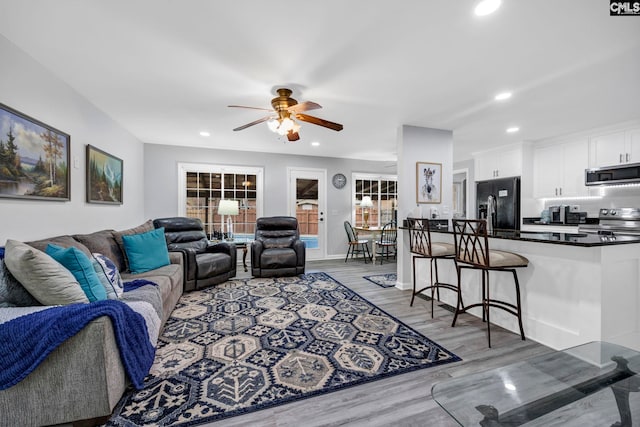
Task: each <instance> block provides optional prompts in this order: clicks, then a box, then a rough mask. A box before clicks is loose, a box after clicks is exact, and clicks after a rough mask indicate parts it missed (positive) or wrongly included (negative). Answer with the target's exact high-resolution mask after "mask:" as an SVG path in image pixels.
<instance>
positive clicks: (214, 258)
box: [153, 217, 237, 291]
mask: <svg viewBox="0 0 640 427" xmlns="http://www.w3.org/2000/svg"><path fill="white" fill-rule="evenodd" d="M153 226H154V227H155V228H161V227H164V236H165V239H166V241H167V248H168V249H169V251H176V252H181V253H182V254H183V260H184V290H185V291H193V290H195V289H202V288H205V287H207V286H211V285H217V284H218V283H222V282H225V281H227V280H229V279H230V278H232V277H235V275H236V256H237V251H236V245H234V244H233V243H228V242H222V243H215V244H214V243H210V242H209V239H207V235H206V233H205V232H204V227H203V226H202V221H200V220H199V219H197V218H186V217H173V218H158V219H154V220H153Z"/></svg>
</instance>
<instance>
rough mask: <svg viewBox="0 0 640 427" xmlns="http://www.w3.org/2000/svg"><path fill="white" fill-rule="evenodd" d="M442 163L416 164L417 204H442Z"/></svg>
mask: <svg viewBox="0 0 640 427" xmlns="http://www.w3.org/2000/svg"><path fill="white" fill-rule="evenodd" d="M441 187H442V163H427V162H416V203H440V201H441V200H442V194H441V193H440V190H441Z"/></svg>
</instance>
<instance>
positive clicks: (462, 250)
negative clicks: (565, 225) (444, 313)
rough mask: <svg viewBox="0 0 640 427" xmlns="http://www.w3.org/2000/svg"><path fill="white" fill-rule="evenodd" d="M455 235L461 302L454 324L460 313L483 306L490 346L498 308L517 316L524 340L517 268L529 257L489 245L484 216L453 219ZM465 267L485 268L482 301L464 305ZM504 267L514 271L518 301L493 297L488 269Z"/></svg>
mask: <svg viewBox="0 0 640 427" xmlns="http://www.w3.org/2000/svg"><path fill="white" fill-rule="evenodd" d="M453 235H454V240H455V250H456V266H457V270H458V271H457V272H458V304H457V306H456V311H455V314H454V315H453V322H452V323H451V326H455V325H456V320H457V319H458V315H459V314H463V313H465V312H466V311H468V310H469V309H471V308H473V307H482V321H483V322H484V321H486V322H487V342H488V344H489V348H491V326H490V324H491V322H490V316H489V312H490V310H489V309H490V308H491V307H494V308H499V309H501V310H504V311H506V312H508V313H511V314H512V315H514V316H516V317H517V319H518V325H519V327H520V336H521V337H522V340H523V341H524V340H525V336H524V328H523V326H522V306H521V302H520V283H519V282H518V274H517V273H516V268H521V267H526V266H528V265H529V260H528V259H527V258H525V257H523V256H522V255H519V254H517V253H514V252H507V251H499V250H493V249H489V238H488V235H487V221H486V220H484V219H482V220H455V219H454V220H453ZM462 269H473V270H481V271H482V301H481V302H479V303H474V304H471V305H468V306H466V307H464V306H463V305H462V289H461V276H462ZM490 271H503V272H509V273H512V274H513V280H514V286H515V291H516V301H515V304H514V303H511V302H507V301H502V300H498V299H494V298H491V294H490V287H489V272H490Z"/></svg>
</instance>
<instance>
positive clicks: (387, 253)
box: [376, 221, 398, 265]
mask: <svg viewBox="0 0 640 427" xmlns="http://www.w3.org/2000/svg"><path fill="white" fill-rule="evenodd" d="M397 237H398V229H397V226H396V223H395V222H393V221H392V222H389V223H387V224H385V225H384V227H382V230H381V231H380V237H379V238H378V240H377V241H376V257H378V256H379V257H380V265H382V261H383V259H384V258H387V259H389V258H390V257H391V256H393V259H395V258H396V251H397V243H396V242H397Z"/></svg>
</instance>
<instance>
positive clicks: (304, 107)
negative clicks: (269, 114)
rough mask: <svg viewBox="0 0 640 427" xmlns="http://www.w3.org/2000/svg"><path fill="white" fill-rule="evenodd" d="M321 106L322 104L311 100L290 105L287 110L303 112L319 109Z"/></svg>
mask: <svg viewBox="0 0 640 427" xmlns="http://www.w3.org/2000/svg"><path fill="white" fill-rule="evenodd" d="M319 108H322V105H320V104H316V103H315V102H311V101H305V102H303V103H302V104H296V105H292V106H291V107H288V108H287V110H288V111H289V112H290V113H294V114H295V113H302V112H303V111H309V110H317V109H319Z"/></svg>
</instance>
